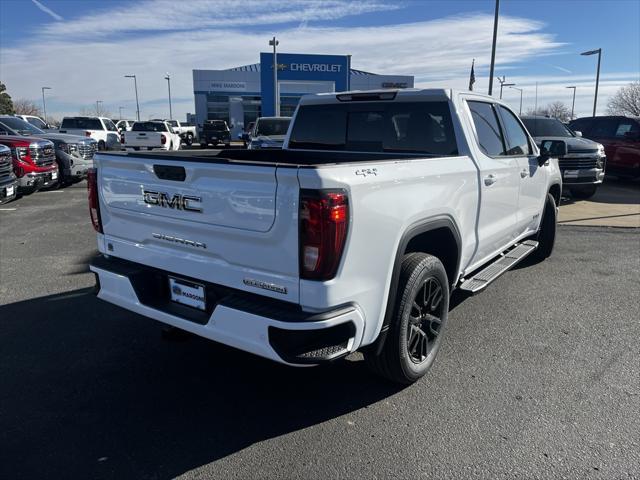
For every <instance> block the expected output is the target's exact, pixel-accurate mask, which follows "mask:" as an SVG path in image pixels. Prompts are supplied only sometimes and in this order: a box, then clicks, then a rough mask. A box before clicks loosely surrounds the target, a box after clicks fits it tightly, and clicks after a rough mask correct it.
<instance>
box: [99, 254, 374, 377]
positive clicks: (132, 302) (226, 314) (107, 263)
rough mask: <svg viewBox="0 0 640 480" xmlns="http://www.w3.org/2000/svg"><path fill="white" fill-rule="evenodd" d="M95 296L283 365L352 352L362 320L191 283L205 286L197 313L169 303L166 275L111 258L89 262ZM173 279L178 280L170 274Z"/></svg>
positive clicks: (345, 312)
mask: <svg viewBox="0 0 640 480" xmlns="http://www.w3.org/2000/svg"><path fill="white" fill-rule="evenodd" d="M90 268H91V271H92V272H94V273H95V274H96V276H97V296H98V298H100V299H102V300H105V301H107V302H109V303H113V304H115V305H118V306H120V307H123V308H125V309H127V310H130V311H132V312H135V313H138V314H140V315H144V316H146V317H149V318H152V319H154V320H158V321H159V322H162V323H165V324H168V325H172V326H174V327H177V328H181V329H183V330H186V331H189V332H191V333H194V334H196V335H199V336H201V337H204V338H208V339H210V340H214V341H216V342H220V343H223V344H225V345H229V346H231V347H235V348H238V349H240V350H244V351H246V352H250V353H253V354H256V355H259V356H261V357H265V358H268V359H270V360H274V361H277V362H280V363H285V364H289V365H316V364H320V363H324V362H327V361H331V360H335V359H337V358H340V357H343V356H345V355H347V354H349V353H350V352H353V351H355V350H356V349H357V348H358V347H359V345H360V341H361V339H362V334H363V331H364V318H363V316H362V314H361V313H360V311H359V309H358V308H356V307H355V306H352V305H347V306H343V307H340V308H336V309H334V310H331V311H327V312H322V313H308V312H303V311H301V310H300V309H299V307H298V306H296V305H293V304H289V303H286V302H281V301H274V300H271V299H268V298H266V297H261V296H259V295H254V294H248V293H246V292H241V291H236V290H232V289H228V288H224V287H220V286H217V285H213V284H207V283H206V282H200V281H198V280H197V279H189V280H192V281H194V282H199V283H202V284H203V285H204V286H205V290H206V297H207V304H208V308H207V311H206V312H202V311H199V310H196V309H193V308H190V307H186V306H183V305H178V304H175V303H173V302H171V301H170V300H169V294H168V280H167V275H172V274H171V273H169V272H164V271H161V270H157V269H153V268H150V267H146V266H144V265H140V264H136V263H133V262H128V261H124V260H120V259H116V258H113V257H110V258H106V257H97V258H96V259H94V261H92V263H91V267H90ZM176 276H177V277H182V278H184V277H183V276H180V275H176Z"/></svg>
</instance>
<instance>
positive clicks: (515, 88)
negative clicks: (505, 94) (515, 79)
mask: <svg viewBox="0 0 640 480" xmlns="http://www.w3.org/2000/svg"><path fill="white" fill-rule="evenodd" d="M509 88H513V89H514V90H518V91H519V92H520V113H518V115H522V89H521V88H518V87H514V86H512V85H509Z"/></svg>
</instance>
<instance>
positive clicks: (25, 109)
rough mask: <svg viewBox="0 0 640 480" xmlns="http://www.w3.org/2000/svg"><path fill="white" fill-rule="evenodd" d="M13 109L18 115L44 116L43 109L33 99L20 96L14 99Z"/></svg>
mask: <svg viewBox="0 0 640 480" xmlns="http://www.w3.org/2000/svg"><path fill="white" fill-rule="evenodd" d="M13 109H14V110H15V112H16V114H18V115H36V116H38V117H42V109H41V108H40V107H39V106H38V104H37V103H36V102H34V101H33V100H27V99H26V98H19V99H17V100H14V101H13Z"/></svg>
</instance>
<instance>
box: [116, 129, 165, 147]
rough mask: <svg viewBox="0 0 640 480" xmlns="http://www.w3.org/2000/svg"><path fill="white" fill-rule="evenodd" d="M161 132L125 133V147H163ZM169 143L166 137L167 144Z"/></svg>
mask: <svg viewBox="0 0 640 480" xmlns="http://www.w3.org/2000/svg"><path fill="white" fill-rule="evenodd" d="M161 135H162V133H160V132H124V146H125V147H161V146H163V145H164V144H163V143H162V140H161V138H160V136H161ZM168 141H169V138H168V135H165V143H166V142H168Z"/></svg>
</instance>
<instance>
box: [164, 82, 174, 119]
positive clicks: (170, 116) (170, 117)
mask: <svg viewBox="0 0 640 480" xmlns="http://www.w3.org/2000/svg"><path fill="white" fill-rule="evenodd" d="M164 79H165V80H166V81H167V86H168V87H169V120H173V112H172V110H171V75H169V72H167V74H166V75H165V77H164Z"/></svg>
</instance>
